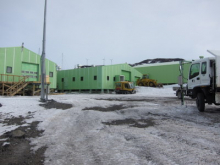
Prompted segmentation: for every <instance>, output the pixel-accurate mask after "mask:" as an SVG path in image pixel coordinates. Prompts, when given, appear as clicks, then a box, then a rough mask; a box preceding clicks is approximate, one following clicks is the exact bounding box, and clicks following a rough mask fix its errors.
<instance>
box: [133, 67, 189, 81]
mask: <svg viewBox="0 0 220 165" xmlns="http://www.w3.org/2000/svg"><path fill="white" fill-rule="evenodd" d="M189 66H190V64H189V63H188V64H184V72H183V73H184V77H185V78H186V79H184V82H186V81H187V75H188V72H189ZM135 69H137V70H138V71H139V72H141V73H142V74H148V75H149V77H150V79H155V80H157V82H158V83H163V84H174V83H177V81H178V76H179V75H180V72H179V64H178V63H174V64H167V65H164V64H161V65H150V64H149V66H146V65H145V66H143V67H141V66H140V67H135Z"/></svg>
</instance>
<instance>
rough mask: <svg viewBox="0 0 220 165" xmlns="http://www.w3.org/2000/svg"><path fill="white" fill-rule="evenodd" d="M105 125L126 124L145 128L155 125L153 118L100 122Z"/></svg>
mask: <svg viewBox="0 0 220 165" xmlns="http://www.w3.org/2000/svg"><path fill="white" fill-rule="evenodd" d="M102 124H105V125H109V126H111V125H128V126H129V127H137V128H147V127H151V126H154V125H155V122H154V119H152V118H148V119H132V118H128V119H122V120H112V121H110V122H102Z"/></svg>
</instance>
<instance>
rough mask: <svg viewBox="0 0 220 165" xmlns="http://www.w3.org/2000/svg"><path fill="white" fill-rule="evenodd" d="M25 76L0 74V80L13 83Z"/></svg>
mask: <svg viewBox="0 0 220 165" xmlns="http://www.w3.org/2000/svg"><path fill="white" fill-rule="evenodd" d="M24 77H25V76H17V75H9V74H0V82H7V83H11V82H12V83H14V82H19V81H21V80H22V79H24Z"/></svg>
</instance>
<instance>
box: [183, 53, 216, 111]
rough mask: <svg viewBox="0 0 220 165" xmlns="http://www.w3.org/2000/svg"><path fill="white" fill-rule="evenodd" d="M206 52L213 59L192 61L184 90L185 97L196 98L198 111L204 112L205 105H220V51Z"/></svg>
mask: <svg viewBox="0 0 220 165" xmlns="http://www.w3.org/2000/svg"><path fill="white" fill-rule="evenodd" d="M208 52H209V53H211V54H212V55H214V56H215V57H208V58H200V59H199V60H195V61H192V64H191V66H190V70H189V75H188V82H187V88H186V95H187V96H190V97H191V98H196V105H197V108H198V110H199V111H204V109H205V103H208V104H212V103H214V104H215V105H220V51H211V50H208Z"/></svg>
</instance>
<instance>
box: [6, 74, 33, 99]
mask: <svg viewBox="0 0 220 165" xmlns="http://www.w3.org/2000/svg"><path fill="white" fill-rule="evenodd" d="M27 78H28V77H23V78H22V79H20V80H19V81H18V82H16V83H15V84H13V85H12V86H10V87H9V88H8V89H6V91H5V93H6V94H7V96H14V95H15V94H17V93H18V92H20V91H21V90H22V89H24V88H25V87H26V86H27V85H28V84H29V82H26V81H25V80H26V79H27Z"/></svg>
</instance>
